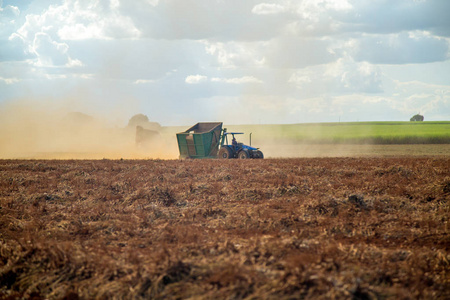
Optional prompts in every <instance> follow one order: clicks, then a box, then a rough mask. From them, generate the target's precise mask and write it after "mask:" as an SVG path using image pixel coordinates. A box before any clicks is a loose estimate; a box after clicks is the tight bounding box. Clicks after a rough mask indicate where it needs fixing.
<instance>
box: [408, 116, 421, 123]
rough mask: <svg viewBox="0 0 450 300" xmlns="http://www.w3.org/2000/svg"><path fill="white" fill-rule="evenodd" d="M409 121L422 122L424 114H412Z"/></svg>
mask: <svg viewBox="0 0 450 300" xmlns="http://www.w3.org/2000/svg"><path fill="white" fill-rule="evenodd" d="M409 121H411V122H422V121H423V116H422V115H419V114H417V115H414V116H412V118H411V119H409Z"/></svg>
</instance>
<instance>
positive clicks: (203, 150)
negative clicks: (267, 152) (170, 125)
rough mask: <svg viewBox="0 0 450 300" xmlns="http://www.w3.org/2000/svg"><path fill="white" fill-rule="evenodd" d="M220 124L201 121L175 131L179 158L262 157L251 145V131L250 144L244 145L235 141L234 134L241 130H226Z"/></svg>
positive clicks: (239, 133) (238, 133) (257, 149)
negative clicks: (180, 130)
mask: <svg viewBox="0 0 450 300" xmlns="http://www.w3.org/2000/svg"><path fill="white" fill-rule="evenodd" d="M222 125H223V123H219V122H202V123H197V124H195V125H194V126H192V127H191V128H189V129H188V130H186V131H184V132H180V133H177V140H178V149H179V150H180V158H223V159H229V158H239V159H248V158H264V155H263V153H262V152H261V151H260V150H259V148H255V147H252V146H251V133H250V146H248V145H244V144H243V143H239V142H237V141H236V136H237V135H241V134H243V133H242V132H227V129H226V128H223V129H222ZM230 136H231V137H230ZM229 137H230V138H229ZM230 140H231V141H230ZM230 142H231V143H230Z"/></svg>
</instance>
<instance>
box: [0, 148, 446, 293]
mask: <svg viewBox="0 0 450 300" xmlns="http://www.w3.org/2000/svg"><path fill="white" fill-rule="evenodd" d="M449 199H450V158H449V157H448V156H443V157H404V156H402V157H385V158H380V157H379V158H370V157H367V158H303V159H301V158H299V159H266V160H243V161H239V160H183V161H181V160H167V161H163V160H142V161H138V160H78V161H77V160H58V161H56V160H55V161H51V160H23V161H21V160H3V161H0V298H3V299H14V298H33V297H34V298H36V299H39V298H46V299H61V298H66V299H69V298H70V299H93V298H118V299H119V298H132V299H140V298H145V299H149V298H151V299H187V298H192V299H214V298H216V299H330V298H338V299H349V298H353V299H380V298H381V299H386V298H388V299H411V298H427V299H450V223H449V217H450V209H449Z"/></svg>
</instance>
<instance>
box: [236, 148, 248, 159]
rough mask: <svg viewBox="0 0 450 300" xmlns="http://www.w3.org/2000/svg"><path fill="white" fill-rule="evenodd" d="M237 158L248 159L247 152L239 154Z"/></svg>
mask: <svg viewBox="0 0 450 300" xmlns="http://www.w3.org/2000/svg"><path fill="white" fill-rule="evenodd" d="M238 158H239V159H247V158H249V155H248V152H247V151H245V150H243V151H241V152H239V154H238Z"/></svg>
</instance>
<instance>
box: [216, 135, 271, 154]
mask: <svg viewBox="0 0 450 300" xmlns="http://www.w3.org/2000/svg"><path fill="white" fill-rule="evenodd" d="M230 134H231V136H232V142H231V145H230V144H229V141H228V136H229V135H230ZM239 134H244V133H242V132H227V129H226V128H224V129H223V132H222V140H221V142H220V149H219V153H218V155H217V157H218V158H225V159H226V158H239V159H247V158H264V155H263V153H262V152H261V151H260V150H259V149H258V148H255V147H252V146H247V145H244V144H243V143H238V142H237V141H236V137H235V135H239ZM251 137H252V135H251V133H250V145H251Z"/></svg>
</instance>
